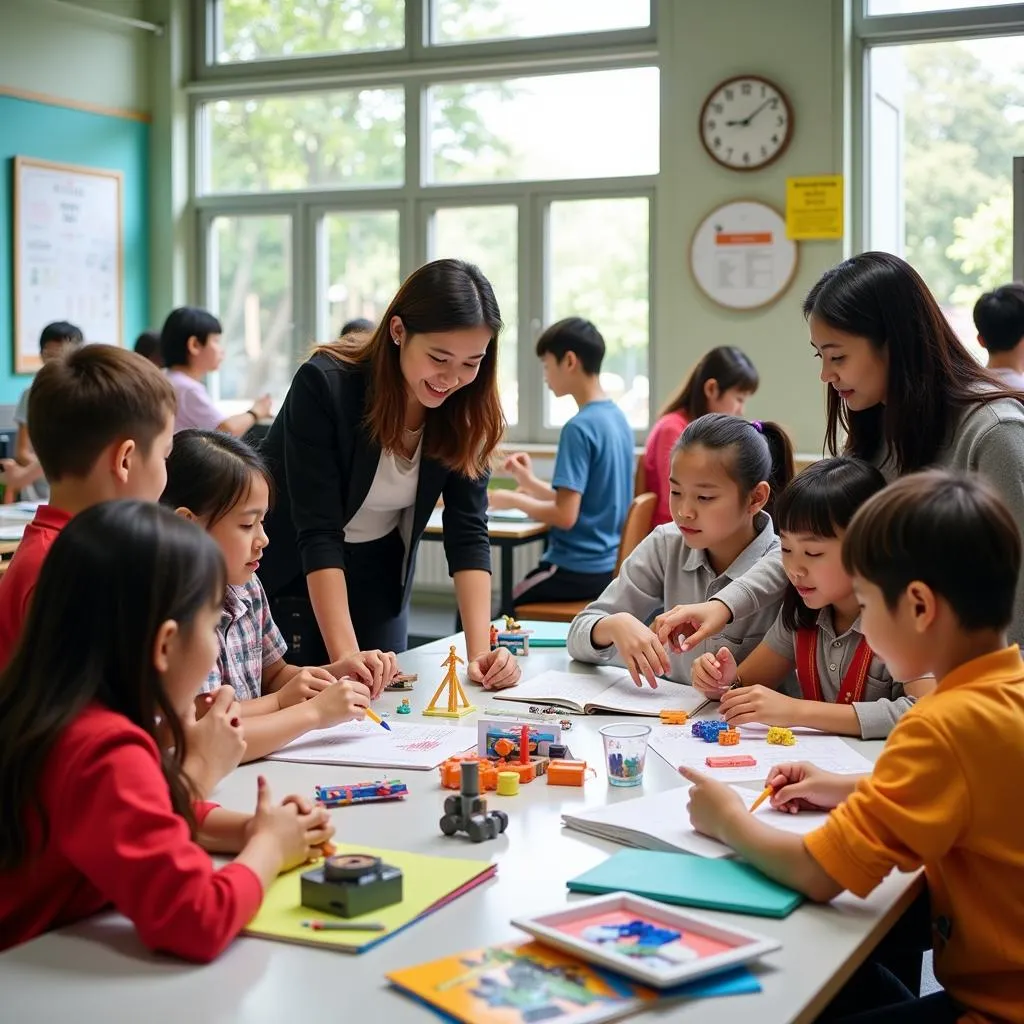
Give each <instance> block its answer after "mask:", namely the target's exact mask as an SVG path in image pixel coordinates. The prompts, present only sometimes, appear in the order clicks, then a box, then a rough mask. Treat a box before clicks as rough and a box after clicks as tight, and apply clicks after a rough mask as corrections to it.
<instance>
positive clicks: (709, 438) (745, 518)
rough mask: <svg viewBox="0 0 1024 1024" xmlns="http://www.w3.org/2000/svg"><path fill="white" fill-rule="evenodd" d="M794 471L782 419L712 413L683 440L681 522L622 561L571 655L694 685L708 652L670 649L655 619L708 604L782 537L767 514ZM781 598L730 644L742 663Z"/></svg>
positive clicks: (677, 502) (678, 452)
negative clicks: (695, 666)
mask: <svg viewBox="0 0 1024 1024" xmlns="http://www.w3.org/2000/svg"><path fill="white" fill-rule="evenodd" d="M792 476H793V449H792V446H791V445H790V443H789V438H788V437H787V436H786V434H785V432H784V431H783V430H782V429H781V428H780V427H778V426H777V425H776V424H774V423H759V422H755V423H748V422H747V421H746V420H743V419H740V418H739V417H737V416H726V415H724V414H722V413H709V414H708V415H706V416H701V417H700V418H698V419H696V420H694V421H693V422H692V423H691V424H690V425H689V426H688V427H687V428H686V430H685V431H684V432H683V434H682V436H681V437H679V438H677V440H676V443H675V447H674V449H673V451H672V457H671V472H670V473H669V475H668V477H667V480H668V482H669V485H670V492H669V505H670V508H671V510H672V518H673V522H671V523H666V524H665V525H664V526H661V527H658V528H657V529H655V530H654V531H653V532H652V533H650V534H649V535H648V536H647V537H646V538H644V540H642V541H641V542H640V544H639V545H638V546H637V547H636V549H635V550H634V551H633V552H632V553H631V554H630V555H629V557H628V558H627V559H626V560H625V561H624V562H623V563H622V567H621V568H620V569H619V575H618V576H617V577H616V578H615V579H614V580H612V582H611V583H610V584H609V586H608V588H607V589H606V590H605V592H604V593H603V594H602V595H601V596H600V597H599V598H598V599H597V600H596V601H594V602H593V604H590V605H588V606H587V607H586V608H585V609H584V610H583V611H582V612H580V614H579V615H577V616H576V618H575V619H574V620H573V623H572V625H571V626H570V627H569V639H568V649H569V655H570V656H571V657H573V658H576V659H577V660H578V661H586V662H590V663H592V664H601V663H603V662H608V661H611V660H612V659H613V658H615V659H617V660H619V661H621V662H622V663H624V664H625V665H626V667H627V668H628V669H629V674H630V675H631V676H632V677H633V682H635V683H636V684H637V685H638V686H639V685H641V679H642V678H643V679H646V680H647V682H648V683H649V684H650V685H651V686H656V685H657V683H656V677H657V676H660V675H662V674H667V675H668V677H669V678H670V679H673V680H675V681H676V682H679V683H683V682H689V679H690V666H691V664H692V662H693V659H694V658H695V657H697V655H698V654H700V653H701V652H700V651H691V652H689V653H687V654H669V653H668V652H667V651H666V649H665V647H664V646H663V645H662V643H661V642H660V641H659V640H658V637H657V634H656V633H654V632H653V630H651V629H650V628H649V627H648V626H647V623H648V622H650V620H651V618H652V617H653V616H654V615H655V614H657V613H658V612H660V611H661V610H662V609H664V608H671V607H672V606H673V605H676V604H692V603H694V602H697V601H706V600H708V599H709V598H711V597H712V596H714V594H715V593H716V592H717V591H718V590H720V589H721V588H722V587H724V586H725V585H726V584H727V583H729V582H730V581H731V580H734V579H737V578H738V577H740V576H742V575H743V573H745V572H746V571H747V570H748V569H750V568H751V567H752V566H753V565H756V564H757V562H758V560H759V559H761V558H763V557H764V556H765V555H766V554H768V553H769V552H773V551H776V550H777V549H778V547H779V539H778V537H776V536H775V530H774V529H773V526H772V520H771V516H770V515H769V513H768V512H767V511H766V510H767V509H769V508H771V506H772V504H773V503H774V495H775V493H776V492H778V491H781V490H782V489H783V488H784V487H785V486H786V484H788V483H789V481H790V479H791V478H792ZM777 610H778V604H777V603H775V604H771V605H768V606H767V607H765V608H762V609H760V610H759V611H758V612H757V613H756V614H755V615H752V616H751V617H750V618H749V619H744V620H743V621H742V622H737V623H735V624H734V625H733V627H732V628H731V629H730V630H729V632H728V635H725V634H723V635H721V636H718V637H716V638H714V640H710V641H708V645H709V646H708V649H717V647H718V646H719V645H722V644H724V645H725V648H724V649H725V650H729V651H731V652H732V653H733V655H734V656H735V657H736V658H737V659H741V658H743V657H745V656H746V655H747V654H749V653H750V652H751V651H752V650H753V649H754V646H755V645H756V644H757V643H758V641H759V640H760V639H761V637H762V636H764V634H765V631H766V630H767V629H768V627H769V626H770V625H771V624H772V622H773V621H774V620H775V615H776V612H777Z"/></svg>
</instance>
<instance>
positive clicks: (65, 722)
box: [0, 501, 333, 962]
mask: <svg viewBox="0 0 1024 1024" xmlns="http://www.w3.org/2000/svg"><path fill="white" fill-rule="evenodd" d="M225 585H226V583H225V574H224V562H223V559H222V557H221V554H220V551H219V550H218V548H217V545H216V544H215V543H214V541H213V540H212V539H211V538H210V537H208V536H207V535H206V534H205V533H204V532H203V531H202V529H200V528H199V527H197V526H195V525H194V524H192V523H188V522H186V521H184V520H183V519H180V518H179V517H177V516H175V515H174V513H173V512H171V511H169V510H168V509H164V508H160V507H159V506H157V505H152V504H149V503H146V502H139V501H117V502H105V503H103V504H100V505H95V506H93V507H92V508H89V509H86V510H85V511H84V512H82V513H80V514H79V515H77V516H75V517H74V519H72V520H71V522H70V523H69V524H68V525H67V526H66V527H65V528H64V529H63V531H62V532H61V535H60V536H59V537H58V538H57V540H56V541H55V542H54V545H53V547H52V548H51V550H50V552H49V554H48V555H47V558H46V561H45V562H44V564H43V568H42V571H41V573H40V575H39V582H38V584H37V586H36V592H35V596H34V598H33V601H32V606H31V608H30V611H29V616H28V619H27V621H26V625H25V630H24V633H23V635H22V638H21V643H20V645H19V647H18V649H17V651H16V652H15V655H14V658H13V660H12V661H11V663H10V665H9V666H8V668H7V670H6V671H5V672H4V673H3V675H2V676H0V807H3V809H4V813H3V815H2V816H0V949H2V948H5V947H7V946H10V945H13V944H15V943H18V942H23V941H25V940H26V939H30V938H32V937H33V936H35V935H38V934H40V933H41V932H44V931H47V930H49V929H51V928H56V927H59V926H61V925H64V924H68V923H70V922H72V921H76V920H78V919H80V918H82V917H86V916H88V915H90V914H93V913H95V912H96V911H98V910H99V909H101V908H102V907H104V906H107V905H109V904H112V905H113V906H114V907H115V908H116V909H117V910H119V911H120V912H121V913H123V914H124V915H126V916H127V917H128V918H130V919H131V920H132V922H133V923H134V924H135V927H136V929H137V930H138V933H139V937H140V938H141V939H142V941H143V942H144V943H145V944H146V945H147V946H148V947H150V948H151V949H154V950H163V951H166V952H169V953H174V954H176V955H178V956H181V957H185V958H187V959H189V960H196V961H200V962H206V961H209V960H212V959H213V958H214V957H216V956H217V955H218V954H219V953H220V952H221V951H222V950H223V949H224V948H225V947H226V946H227V945H228V943H230V942H231V940H232V939H233V938H234V937H235V936H236V935H237V934H238V932H239V931H240V930H241V929H242V928H243V927H244V926H245V925H246V924H247V923H248V921H249V920H250V919H251V918H252V916H253V915H254V914H255V913H256V910H257V909H258V907H259V905H260V902H261V900H262V898H263V892H264V890H265V888H266V887H267V886H268V885H269V884H270V882H271V881H272V880H273V879H274V877H275V876H276V875H277V874H278V872H280V871H281V870H284V869H287V868H290V867H294V866H296V865H298V864H301V863H303V862H304V861H305V860H307V859H309V858H310V857H311V856H313V855H314V854H315V853H316V852H317V849H318V847H319V846H321V845H322V844H323V843H324V842H326V841H327V840H328V839H329V838H330V836H331V834H332V832H333V830H332V829H331V827H330V825H329V822H328V819H327V814H326V812H325V811H323V810H319V809H318V810H314V809H313V808H311V807H310V806H309V805H308V804H307V803H306V802H305V801H304V800H302V799H301V798H299V797H288V798H287V799H286V800H284V801H283V802H282V803H280V804H276V805H275V804H274V803H273V801H272V800H271V797H270V793H269V790H268V787H267V785H266V783H265V781H264V780H263V779H262V778H261V779H260V780H259V784H258V793H257V803H256V813H255V814H253V815H246V814H238V813H235V812H231V811H226V810H223V809H221V808H219V807H217V806H215V805H213V804H208V803H199V802H196V801H195V799H194V787H193V785H192V783H191V781H190V780H189V778H188V777H187V776H186V775H185V774H184V772H183V770H182V763H183V761H184V757H185V734H184V732H183V729H182V724H181V718H182V716H184V715H186V714H187V713H188V711H189V709H190V707H191V704H192V699H193V697H194V695H195V693H196V692H197V690H198V689H199V687H200V685H201V684H202V682H203V680H204V679H205V678H206V674H207V672H208V671H209V670H210V667H211V666H212V664H213V661H214V658H215V657H216V654H217V637H216V634H215V629H216V626H217V623H218V621H219V619H220V609H221V602H222V600H223V596H224V588H225ZM233 724H234V725H236V727H237V723H233ZM207 851H211V852H212V851H216V852H221V853H236V854H237V856H236V857H235V859H234V861H232V862H231V863H230V864H228V865H226V866H225V867H222V868H215V867H214V866H213V864H212V863H211V861H210V857H209V856H208V853H207Z"/></svg>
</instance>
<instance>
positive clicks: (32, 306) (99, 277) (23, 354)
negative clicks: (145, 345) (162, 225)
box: [14, 157, 124, 373]
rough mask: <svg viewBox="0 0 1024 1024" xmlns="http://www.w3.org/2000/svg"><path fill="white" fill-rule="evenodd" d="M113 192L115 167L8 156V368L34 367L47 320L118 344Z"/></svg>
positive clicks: (117, 230)
mask: <svg viewBox="0 0 1024 1024" xmlns="http://www.w3.org/2000/svg"><path fill="white" fill-rule="evenodd" d="M121 193H122V181H121V173H120V172H119V171H105V170H99V169H96V168H91V167H74V166H70V165H66V164H55V163H49V162H47V161H43V160H32V159H28V158H27V157H15V160H14V369H15V372H16V373H31V372H32V371H33V370H35V369H37V368H38V367H39V365H40V360H39V333H40V331H41V330H42V329H43V327H45V326H46V324H47V323H49V322H50V321H52V320H70V321H71V322H72V323H74V324H77V325H78V326H79V327H81V329H82V333H83V334H84V335H85V338H86V340H87V341H102V342H108V343H111V344H114V345H120V344H123V337H122V334H123V325H122V310H123V303H122V295H123V291H124V268H123V243H122V234H121V232H122V225H121Z"/></svg>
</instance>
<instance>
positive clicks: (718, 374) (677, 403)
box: [633, 345, 759, 529]
mask: <svg viewBox="0 0 1024 1024" xmlns="http://www.w3.org/2000/svg"><path fill="white" fill-rule="evenodd" d="M758 383H759V381H758V376H757V370H756V369H755V367H754V364H753V363H752V362H751V361H750V359H749V358H748V357H747V356H746V355H745V354H744V353H743V352H742V351H740V349H738V348H736V347H735V346H733V345H719V346H718V348H713V349H712V350H711V351H710V352H708V353H707V355H705V356H704V358H703V359H701V361H700V362H699V363H698V364H697V365H696V366H695V367H694V368H693V370H692V371H691V373H690V376H689V377H687V378H686V383H685V384H684V385H683V386H682V387H681V388H680V389H679V391H678V392H676V394H675V395H674V396H673V397H672V398H670V399H669V400H668V401H667V402H666V403H665V405H664V406H663V408H662V410H661V412H660V413H659V414H658V420H657V422H655V424H654V426H653V427H651V430H650V433H649V434H648V435H647V443H646V444H645V445H644V454H643V457H642V458H641V459H640V461H639V463H638V464H637V467H636V484H635V486H634V488H633V493H634V494H643V493H644V492H645V491H651V492H653V493H654V494H656V495H657V496H658V503H657V505H655V507H654V518H653V520H652V521H651V528H652V529H653V528H654V527H655V526H661V524H662V523H670V522H672V514H671V513H670V512H669V508H668V474H669V464H670V463H671V461H672V449H673V448H674V447H675V443H676V441H678V440H679V438H680V436H681V435H682V433H683V431H684V430H685V429H686V426H687V424H688V423H691V422H692V421H693V420H695V419H696V418H697V417H698V416H703V415H704V414H705V413H709V412H723V413H725V414H726V415H728V416H742V415H743V406H744V405H745V404H746V401H747V399H748V398H749V397H750V396H751V395H752V394H753V393H754V392H755V391H756V390H757V385H758Z"/></svg>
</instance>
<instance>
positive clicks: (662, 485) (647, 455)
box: [644, 412, 690, 529]
mask: <svg viewBox="0 0 1024 1024" xmlns="http://www.w3.org/2000/svg"><path fill="white" fill-rule="evenodd" d="M689 422H690V421H689V420H688V419H687V418H686V414H685V413H683V412H669V413H666V414H665V415H664V416H662V417H661V419H660V420H658V422H657V423H655V424H654V426H653V427H651V432H650V433H649V434H648V435H647V444H646V445H645V446H644V477H645V479H646V487H647V490H648V491H652V492H653V493H654V494H656V495H657V496H658V503H657V505H655V507H654V519H653V520H652V522H651V528H652V529H653V528H654V527H655V526H661V524H662V523H669V522H671V521H672V515H671V513H670V512H669V510H668V490H669V487H668V475H669V472H670V469H671V462H672V449H673V447H675V443H676V441H678V440H679V435H680V434H681V433H682V432H683V431H684V430H685V429H686V424H687V423H689Z"/></svg>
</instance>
